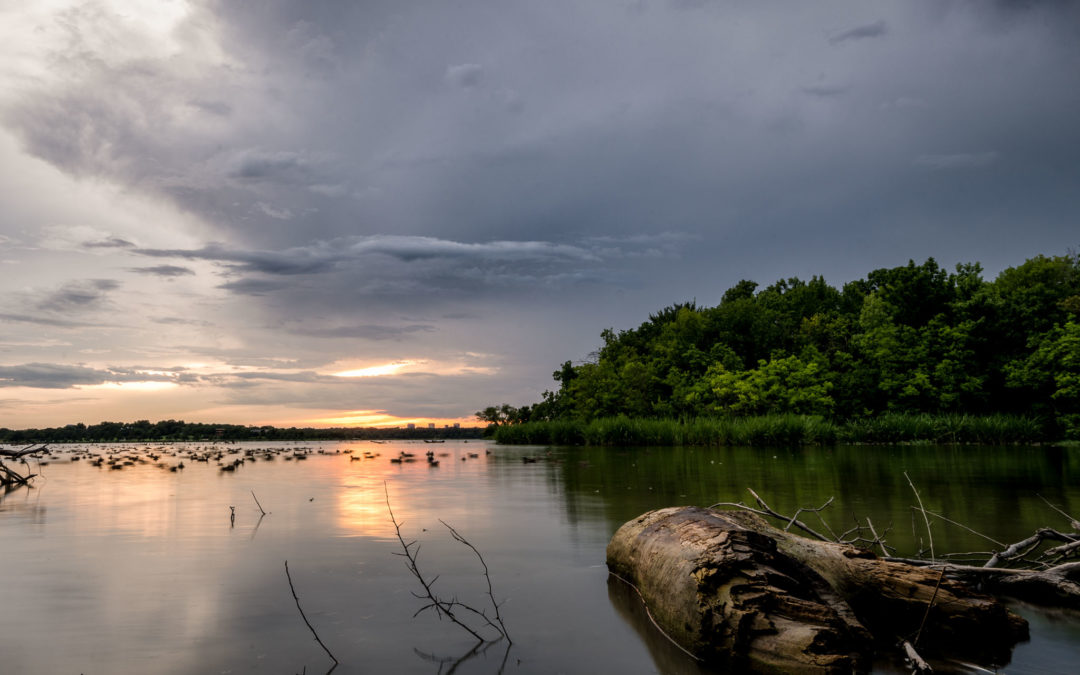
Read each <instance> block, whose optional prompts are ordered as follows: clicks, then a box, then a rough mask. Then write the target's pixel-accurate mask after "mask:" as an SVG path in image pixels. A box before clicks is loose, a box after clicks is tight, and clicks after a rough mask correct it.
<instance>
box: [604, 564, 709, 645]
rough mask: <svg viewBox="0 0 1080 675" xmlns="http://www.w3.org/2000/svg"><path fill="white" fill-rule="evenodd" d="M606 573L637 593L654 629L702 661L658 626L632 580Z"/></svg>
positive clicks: (643, 597)
mask: <svg viewBox="0 0 1080 675" xmlns="http://www.w3.org/2000/svg"><path fill="white" fill-rule="evenodd" d="M608 574H610V575H611V576H613V577H615V578H616V579H618V580H619V581H621V582H623V583H624V584H626V585H627V586H629V587H630V588H632V589H634V592H635V593H637V594H638V597H639V598H641V606H642V607H644V608H645V616H647V617H649V621H651V622H652V625H653V626H655V627H656V630H658V631H660V634H661V635H663V636H664V637H666V638H667V639H668V641H669V642H671V644H673V645H675V646H676V647H678V648H679V651H681V652H682V653H684V654H686V655H687V656H689V657H690V658H692V659H694V660H695V661H698V662H701V661H702V659H701V657H699V656H695V655H694V654H693V653H691V652H689V651H687V649H686V647H683V646H682V645H681V644H679V643H678V642H677V641H676V640H675V638H673V637H671V636H670V635H668V634H667V633H666V632H665V631H664V629H663V628H661V627H660V624H658V623H656V619H654V618H653V615H652V612H650V611H649V603H647V602H645V596H644V595H642V594H641V590H640V589H638V587H637V586H635V585H634V584H633V583H632V582H630V581H629V580H627V579H623V578H622V577H620V576H619V575H618V574H615V573H614V572H611V571H609V572H608Z"/></svg>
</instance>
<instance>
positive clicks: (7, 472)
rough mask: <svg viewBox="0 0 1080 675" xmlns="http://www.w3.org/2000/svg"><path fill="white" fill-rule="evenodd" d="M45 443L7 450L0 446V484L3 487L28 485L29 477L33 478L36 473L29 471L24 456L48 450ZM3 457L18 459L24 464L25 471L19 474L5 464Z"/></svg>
mask: <svg viewBox="0 0 1080 675" xmlns="http://www.w3.org/2000/svg"><path fill="white" fill-rule="evenodd" d="M48 449H49V446H47V445H30V446H27V447H25V448H23V449H21V450H8V449H6V448H0V486H3V487H18V486H22V485H29V484H30V481H31V479H33V478H35V477H36V476H37V474H35V473H30V465H29V464H26V457H28V456H31V455H35V454H37V453H39V452H46V451H48ZM4 457H7V458H10V459H14V460H19V461H21V462H22V463H23V464H25V465H26V468H27V472H26V473H25V474H20V473H19V472H18V471H15V470H14V469H12V468H11V467H9V466H6V465H5V464H4V462H3V459H2V458H4Z"/></svg>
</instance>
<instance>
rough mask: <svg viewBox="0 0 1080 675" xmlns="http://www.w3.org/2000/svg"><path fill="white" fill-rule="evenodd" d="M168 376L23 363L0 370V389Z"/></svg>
mask: <svg viewBox="0 0 1080 675" xmlns="http://www.w3.org/2000/svg"><path fill="white" fill-rule="evenodd" d="M175 380H176V378H175V377H174V376H172V375H170V374H161V373H158V372H140V371H138V370H135V369H130V368H123V369H99V368H90V367H86V366H79V365H68V364H58V363H27V364H23V365H17V366H0V387H32V388H36V389H68V388H71V387H76V386H88V385H99V384H106V383H110V382H112V383H121V382H147V381H154V382H173V381H175Z"/></svg>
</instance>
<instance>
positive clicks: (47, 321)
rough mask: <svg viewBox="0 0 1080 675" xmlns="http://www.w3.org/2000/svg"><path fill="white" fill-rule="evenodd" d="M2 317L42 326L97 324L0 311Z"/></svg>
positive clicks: (64, 326) (76, 326)
mask: <svg viewBox="0 0 1080 675" xmlns="http://www.w3.org/2000/svg"><path fill="white" fill-rule="evenodd" d="M0 319H3V320H4V321H15V322H18V323H29V324H37V325H40V326H54V327H57V328H89V327H91V326H93V325H95V324H92V323H87V322H83V321H72V320H70V319H58V318H55V317H50V316H41V315H39V314H11V313H0Z"/></svg>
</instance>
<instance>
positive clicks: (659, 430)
mask: <svg viewBox="0 0 1080 675" xmlns="http://www.w3.org/2000/svg"><path fill="white" fill-rule="evenodd" d="M494 438H495V440H496V442H498V443H503V444H508V445H521V444H529V445H616V446H624V445H661V446H662V445H670V446H674V445H770V446H783V445H831V444H835V443H942V444H948V443H979V444H986V445H1003V444H1009V443H1036V442H1041V441H1045V440H1048V435H1047V431H1046V429H1045V428H1044V425H1043V424H1042V423H1041V422H1040V421H1039V420H1038V419H1035V418H1032V417H1025V416H1020V415H982V416H978V415H963V414H955V415H930V414H895V413H886V414H882V415H876V416H874V417H867V418H862V419H856V420H852V421H848V422H832V421H829V420H827V419H825V418H823V417H819V416H815V415H790V414H789V415H761V416H755V417H731V418H696V419H689V420H671V419H643V418H632V417H626V416H624V415H620V416H618V417H605V418H600V419H595V420H591V421H587V422H586V421H572V420H555V421H548V422H526V423H523V424H503V425H499V426H498V427H496V428H495V430H494Z"/></svg>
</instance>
